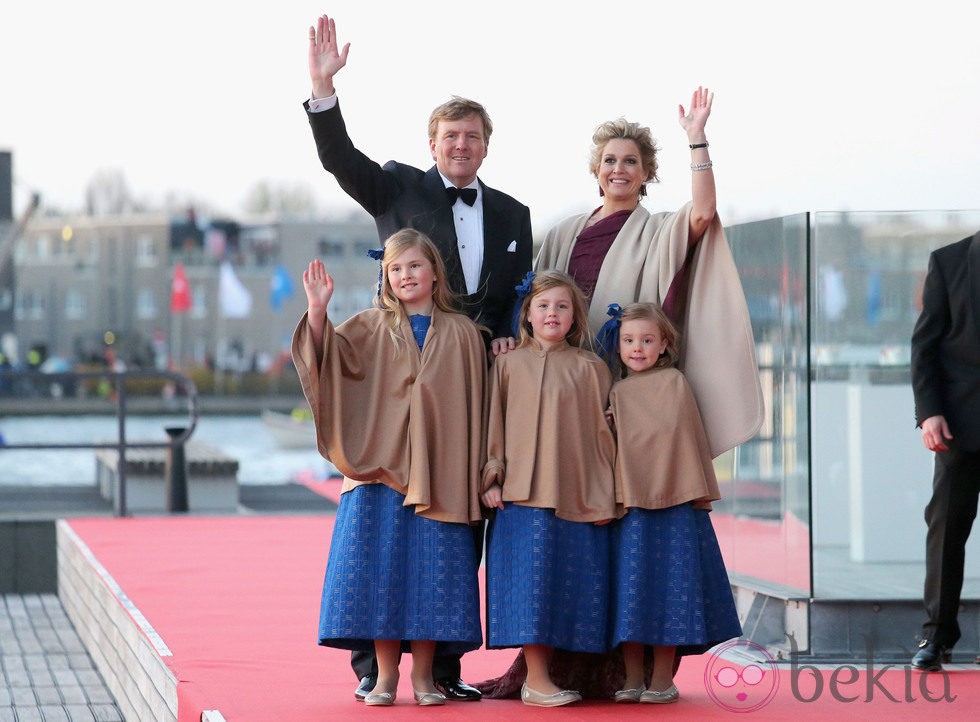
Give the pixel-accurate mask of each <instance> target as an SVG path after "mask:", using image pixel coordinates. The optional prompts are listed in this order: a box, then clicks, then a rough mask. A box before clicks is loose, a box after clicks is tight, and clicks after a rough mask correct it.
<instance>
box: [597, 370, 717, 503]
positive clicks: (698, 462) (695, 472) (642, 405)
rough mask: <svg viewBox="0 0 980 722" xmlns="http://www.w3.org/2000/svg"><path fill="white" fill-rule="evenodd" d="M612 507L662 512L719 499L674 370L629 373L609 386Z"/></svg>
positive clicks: (687, 393)
mask: <svg viewBox="0 0 980 722" xmlns="http://www.w3.org/2000/svg"><path fill="white" fill-rule="evenodd" d="M609 406H610V408H611V409H612V413H613V418H614V419H615V423H616V438H617V444H616V503H617V505H618V506H620V507H623V508H624V509H626V508H630V507H640V508H642V509H666V508H667V507H671V506H676V505H678V504H683V503H684V502H688V501H694V502H697V503H696V504H695V506H697V507H698V508H702V509H710V508H711V504H710V503H709V502H711V501H715V500H717V499H720V498H721V493H720V492H719V490H718V480H717V479H716V478H715V470H714V467H713V466H712V464H711V453H710V451H709V449H708V439H707V437H706V436H705V433H704V427H703V426H702V424H701V416H700V414H699V413H698V406H697V403H696V402H695V400H694V395H693V394H692V393H691V388H690V386H688V384H687V381H686V380H685V379H684V375H683V374H682V373H681V372H680V371H678V370H677V369H673V368H666V369H651V370H649V371H643V372H641V373H635V374H630V375H629V376H628V377H626V378H625V379H623V380H622V381H617V382H616V383H615V384H613V387H612V390H611V391H610V392H609Z"/></svg>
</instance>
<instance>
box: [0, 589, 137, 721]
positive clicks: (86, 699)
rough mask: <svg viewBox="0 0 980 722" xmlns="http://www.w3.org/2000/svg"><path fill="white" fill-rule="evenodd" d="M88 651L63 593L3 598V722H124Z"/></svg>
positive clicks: (0, 618)
mask: <svg viewBox="0 0 980 722" xmlns="http://www.w3.org/2000/svg"><path fill="white" fill-rule="evenodd" d="M84 649H85V647H84V645H82V642H81V640H80V639H79V638H78V634H77V633H76V632H75V628H74V627H73V626H72V624H71V622H70V621H69V619H68V616H67V615H66V614H65V611H64V609H63V608H62V606H61V601H60V600H59V599H58V597H57V595H55V594H5V595H2V596H0V722H7V721H8V720H9V721H10V722H30V721H31V720H38V722H123V716H122V713H121V712H120V711H119V707H118V706H117V705H116V703H115V700H114V699H113V697H112V694H111V693H110V692H109V690H108V688H107V687H106V686H105V682H104V681H103V680H102V677H101V675H99V673H98V670H97V669H96V668H95V664H94V663H93V662H92V659H91V657H89V655H88V654H87V653H86V652H85V651H84ZM69 650H70V651H69Z"/></svg>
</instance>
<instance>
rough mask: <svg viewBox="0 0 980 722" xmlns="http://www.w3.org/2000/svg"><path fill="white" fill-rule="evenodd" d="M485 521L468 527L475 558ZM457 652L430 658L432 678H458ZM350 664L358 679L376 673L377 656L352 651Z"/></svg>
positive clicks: (480, 555)
mask: <svg viewBox="0 0 980 722" xmlns="http://www.w3.org/2000/svg"><path fill="white" fill-rule="evenodd" d="M485 526H486V524H485V523H480V524H474V525H473V526H472V527H470V529H471V530H472V531H473V544H474V546H475V547H476V558H477V559H478V560H479V559H482V558H483V532H484V527H485ZM461 657H462V655H459V654H437V655H436V656H435V657H434V658H433V660H432V678H433V679H459V678H460V676H461V673H460V669H461V668H460V658H461ZM350 666H351V668H352V669H353V670H354V674H356V675H357V678H358V679H361V678H362V677H366V676H367V675H372V676H375V677H376V676H377V675H378V658H377V657H376V656H375V654H374V651H373V650H372V651H370V652H361V651H354V652H351V654H350Z"/></svg>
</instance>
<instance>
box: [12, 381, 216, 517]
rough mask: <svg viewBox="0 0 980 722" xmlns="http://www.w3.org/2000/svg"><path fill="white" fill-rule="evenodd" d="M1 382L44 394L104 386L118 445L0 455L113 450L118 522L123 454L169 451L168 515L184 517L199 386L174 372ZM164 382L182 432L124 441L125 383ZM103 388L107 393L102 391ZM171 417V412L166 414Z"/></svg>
mask: <svg viewBox="0 0 980 722" xmlns="http://www.w3.org/2000/svg"><path fill="white" fill-rule="evenodd" d="M3 379H4V381H7V382H10V383H11V385H12V386H13V387H14V388H26V389H45V388H50V387H51V385H52V384H59V383H64V385H65V386H71V387H79V386H80V385H81V386H85V385H87V383H88V382H89V380H93V381H96V382H97V383H101V384H102V385H103V388H104V390H106V391H107V392H108V399H109V401H110V402H111V404H112V405H113V406H114V407H115V415H116V422H117V428H118V437H117V439H116V441H107V442H96V441H86V442H76V443H54V442H43V443H7V442H5V443H3V444H2V445H0V452H2V451H4V450H8V449H9V450H14V449H22V450H30V449H38V450H40V449H92V450H95V449H115V450H116V453H118V455H119V463H118V465H117V466H118V470H117V478H118V482H119V490H118V493H117V494H115V496H114V500H113V509H114V512H115V514H116V516H127V514H128V512H127V509H126V451H127V449H167V450H168V454H169V457H170V459H171V462H172V463H170V464H168V478H167V510H168V511H172V512H173V511H187V488H186V484H187V478H186V472H185V470H184V469H183V460H184V442H186V441H187V440H188V439H189V438H190V437H191V434H193V433H194V428H195V427H196V426H197V418H198V395H197V386H196V385H195V384H194V382H193V381H192V380H191V379H190V378H188V377H187V376H185V375H184V374H181V373H178V372H176V371H65V372H59V373H44V372H40V371H7V372H4V373H3ZM160 380H163V381H164V383H165V384H172V388H173V389H174V390H175V393H174V394H173V396H172V400H171V403H173V404H174V405H176V406H177V407H178V408H179V406H180V405H182V404H185V405H186V412H187V424H186V426H176V425H171V426H168V427H167V428H166V429H165V431H166V433H167V437H168V438H167V440H166V441H142V440H141V441H130V440H128V439H127V438H126V413H127V400H128V397H127V388H126V386H127V382H144V383H145V382H147V381H157V382H159V381H160ZM106 387H107V388H106ZM168 411H172V409H168Z"/></svg>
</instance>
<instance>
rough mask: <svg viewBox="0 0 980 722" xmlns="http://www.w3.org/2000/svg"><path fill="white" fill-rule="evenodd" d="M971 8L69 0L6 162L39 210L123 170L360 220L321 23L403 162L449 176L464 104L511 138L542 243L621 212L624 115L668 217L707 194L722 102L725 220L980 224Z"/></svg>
mask: <svg viewBox="0 0 980 722" xmlns="http://www.w3.org/2000/svg"><path fill="white" fill-rule="evenodd" d="M962 7H963V5H962V2H959V1H958V2H952V1H950V0H935V1H933V2H904V1H902V0H897V1H896V0H892V1H891V2H877V1H868V0H850V2H840V1H839V0H824V1H822V2H810V3H801V2H789V1H787V0H783V1H781V2H772V1H768V0H767V1H761V0H760V1H755V2H754V1H752V0H740V1H739V2H731V1H728V2H718V1H716V0H703V1H702V2H697V3H693V2H687V3H680V2H670V3H666V2H660V1H659V0H637V1H634V2H632V3H597V2H594V0H589V1H587V2H583V1H576V0H521V1H516V0H493V1H492V2H465V3H464V2H458V1H457V2H453V1H452V0H441V1H434V0H399V1H395V0H339V1H337V2H332V3H329V4H321V3H314V2H308V1H307V0H284V1H283V2H279V3H241V2H234V3H233V2H230V1H228V0H195V1H194V2H191V1H189V0H170V1H169V2H166V3H154V4H149V3H144V2H139V1H134V0H126V1H123V0H91V1H90V2H88V3H79V2H77V0H73V1H72V2H69V1H68V0H45V1H44V2H37V3H5V4H4V7H3V9H2V10H0V150H9V151H12V152H13V154H14V159H13V162H14V182H15V195H14V213H15V215H17V214H18V213H19V212H20V211H22V210H23V209H24V208H25V207H26V205H27V203H28V199H29V197H30V194H31V193H32V192H38V193H40V194H41V197H42V201H43V202H44V203H45V204H46V205H47V206H51V207H57V208H60V209H62V210H65V211H70V210H77V209H80V208H81V207H82V206H83V201H84V194H85V188H86V186H87V185H88V183H89V181H90V180H91V179H92V178H93V177H94V176H95V175H96V174H97V173H100V172H106V171H109V172H115V171H118V172H121V173H122V174H123V176H124V177H125V179H126V181H127V183H128V185H129V187H130V190H131V192H132V193H133V195H134V196H136V197H137V198H139V199H142V200H144V201H146V202H148V203H151V204H154V203H155V204H163V202H164V201H165V199H166V198H168V197H176V198H181V199H183V198H187V199H193V200H197V201H200V202H203V203H206V204H207V205H208V206H209V207H210V208H211V209H212V210H213V211H214V212H216V213H226V214H230V215H238V214H241V213H243V211H244V203H245V200H246V198H247V196H248V193H249V191H250V190H251V189H252V188H253V187H254V186H255V185H256V184H257V183H258V182H260V181H267V182H270V183H272V184H274V185H284V186H290V187H302V188H308V189H310V192H311V193H312V194H313V196H314V198H315V199H316V202H317V204H318V206H319V207H320V208H321V209H322V210H324V211H326V212H330V213H333V212H336V213H338V214H339V213H343V214H347V213H349V212H351V211H355V210H356V209H357V207H356V206H355V205H354V204H353V202H352V201H350V199H348V198H347V197H346V196H345V195H344V194H343V192H342V191H340V190H339V188H338V187H337V185H336V182H335V181H334V180H333V179H332V178H331V177H330V176H329V175H328V174H327V173H326V172H325V171H324V170H323V169H322V168H321V167H320V164H319V161H318V160H317V158H316V153H315V149H314V145H313V141H312V136H311V134H310V130H309V125H308V123H307V121H306V117H305V113H304V111H303V109H302V106H301V102H302V101H303V99H305V98H307V97H308V96H309V92H310V82H309V73H308V70H307V62H306V53H307V29H308V27H309V26H310V24H311V23H312V22H313V21H314V19H315V18H316V17H317V15H319V14H320V13H324V12H325V13H328V14H330V15H332V16H334V17H335V18H336V20H337V28H338V34H339V36H340V40H341V42H348V41H349V42H350V43H351V50H350V56H349V59H348V63H347V67H345V68H344V69H343V70H341V71H340V73H339V74H338V75H337V77H336V79H335V83H336V86H337V89H338V93H339V96H340V99H341V104H342V107H343V111H344V116H345V118H346V121H347V126H348V130H349V131H350V134H351V136H352V138H353V140H354V143H355V145H357V146H358V147H359V148H360V149H361V150H362V151H364V152H365V153H366V154H367V155H368V156H370V157H372V158H374V159H375V160H377V161H378V162H380V163H384V162H385V161H387V160H389V159H392V158H394V159H397V160H400V161H402V162H406V163H410V164H413V165H416V166H419V167H421V168H428V167H429V166H430V165H431V164H432V159H431V156H430V154H429V150H428V141H427V137H426V123H427V120H428V116H429V113H430V111H431V110H432V108H433V107H435V106H436V105H439V104H440V103H442V102H444V101H445V100H447V99H448V98H449V96H450V95H454V94H455V95H462V96H466V97H471V98H474V99H476V100H479V101H480V102H482V103H483V104H484V105H485V106H486V107H487V109H488V111H489V112H490V115H491V117H492V119H493V122H494V132H493V136H492V138H491V140H490V146H489V156H488V157H487V159H486V160H485V161H484V164H483V167H482V169H481V171H480V177H481V178H482V180H483V181H484V182H485V183H487V184H488V185H490V186H492V187H494V188H497V189H500V190H503V191H505V192H507V193H509V194H510V195H512V196H514V197H516V198H517V199H519V200H521V201H522V202H524V203H526V204H527V205H528V206H529V207H530V208H531V217H532V224H533V227H534V230H535V233H536V234H542V233H544V232H545V231H546V230H547V229H548V228H549V227H550V226H551V225H552V224H554V223H555V222H557V221H558V220H559V219H560V218H562V217H564V216H566V215H568V214H570V213H575V212H580V211H585V210H588V209H591V208H594V207H596V206H597V205H598V203H599V199H598V193H597V186H596V183H595V179H594V178H593V177H592V176H591V175H590V173H589V171H588V153H589V146H590V141H591V135H592V131H593V130H594V128H595V126H596V125H597V124H599V123H600V122H602V121H605V120H610V119H614V118H617V117H620V116H624V117H626V118H627V119H629V120H634V121H638V122H640V123H642V124H644V125H648V126H649V127H650V128H651V129H652V131H653V134H654V136H655V137H656V138H657V140H658V144H659V146H660V148H661V151H660V177H661V182H660V183H659V184H655V185H653V186H651V187H650V189H649V191H650V195H649V196H648V198H647V200H645V201H644V204H645V205H646V206H647V207H648V208H649V209H650V210H652V211H658V210H670V209H673V208H676V207H677V206H679V205H681V204H682V203H684V202H685V201H686V200H687V199H688V198H690V182H691V171H690V170H689V168H688V164H689V162H690V156H689V151H688V149H687V139H686V136H685V135H684V133H683V131H682V130H681V128H680V126H679V124H678V122H677V107H678V105H679V104H684V105H685V107H686V106H688V105H689V103H690V98H691V93H692V91H693V90H694V89H695V88H697V87H698V86H699V85H703V86H706V87H708V88H709V89H711V90H712V91H713V92H714V93H715V96H714V106H713V109H712V113H711V117H710V118H709V120H708V124H707V136H708V140H709V142H710V144H711V146H710V153H711V157H712V159H713V160H714V163H715V168H714V171H715V178H716V182H717V187H718V210H719V214H720V215H721V217H722V222H723V223H726V224H727V223H731V222H736V221H745V220H754V219H758V218H767V217H772V216H779V215H786V214H792V213H799V212H803V211H838V210H872V211H891V210H934V209H978V208H980V195H978V194H980V139H978V132H977V130H978V128H980V81H978V79H980V52H978V51H977V47H976V42H975V30H974V28H973V27H972V25H971V24H970V23H968V22H966V21H965V18H962V15H961V13H962Z"/></svg>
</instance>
